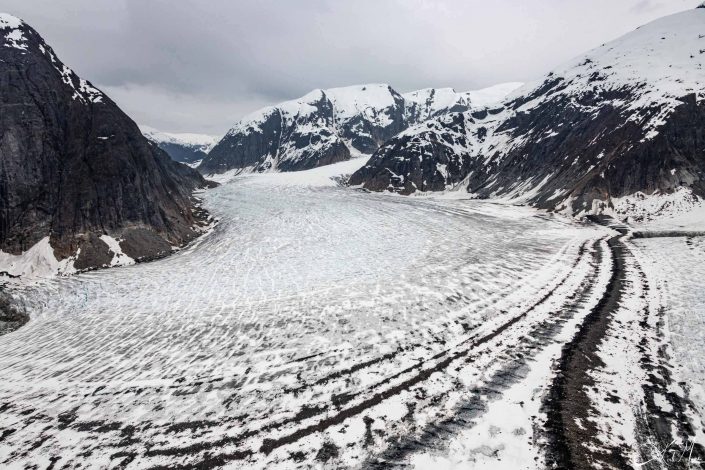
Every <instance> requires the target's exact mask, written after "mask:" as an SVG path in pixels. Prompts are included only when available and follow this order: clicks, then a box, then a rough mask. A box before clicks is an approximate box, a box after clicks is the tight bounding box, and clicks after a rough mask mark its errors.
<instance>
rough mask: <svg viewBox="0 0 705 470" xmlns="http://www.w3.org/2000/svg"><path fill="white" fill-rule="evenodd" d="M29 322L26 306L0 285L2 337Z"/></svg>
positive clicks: (0, 326)
mask: <svg viewBox="0 0 705 470" xmlns="http://www.w3.org/2000/svg"><path fill="white" fill-rule="evenodd" d="M28 321H29V315H28V314H27V312H26V310H25V308H24V306H23V305H22V304H20V303H19V302H18V301H17V300H16V299H14V298H13V297H12V296H11V295H10V294H9V293H8V292H7V291H6V290H5V288H4V287H3V286H2V285H0V336H2V335H4V334H6V333H10V332H12V331H15V330H16V329H18V328H19V327H21V326H22V325H24V324H25V323H27V322H28ZM0 440H2V439H0Z"/></svg>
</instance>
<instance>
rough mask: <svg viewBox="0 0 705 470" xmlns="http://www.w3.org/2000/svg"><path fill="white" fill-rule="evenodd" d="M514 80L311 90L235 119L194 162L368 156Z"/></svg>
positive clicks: (237, 165)
mask: <svg viewBox="0 0 705 470" xmlns="http://www.w3.org/2000/svg"><path fill="white" fill-rule="evenodd" d="M517 86H518V84H515V83H512V84H503V85H500V86H497V87H492V88H491V89H487V90H482V91H480V92H466V93H458V92H456V91H455V90H452V89H450V88H446V89H426V90H419V91H416V92H412V93H407V94H404V95H401V94H399V93H397V92H396V91H395V90H394V89H393V88H391V87H390V86H389V85H380V84H373V85H358V86H351V87H345V88H332V89H327V90H315V91H313V92H311V93H309V94H307V95H306V96H304V97H302V98H300V99H298V100H293V101H287V102H285V103H281V104H279V105H277V106H273V107H269V108H264V109H262V110H259V111H257V112H255V113H253V114H251V115H250V116H247V117H245V118H243V119H242V120H241V121H240V122H238V123H237V124H236V125H235V126H234V127H233V128H232V129H231V130H230V131H229V132H228V133H227V134H226V135H225V137H223V139H222V140H221V141H220V142H219V143H218V144H217V145H216V146H215V147H214V148H213V149H212V150H211V151H210V152H209V154H208V156H207V157H206V158H205V159H204V160H203V162H202V163H201V165H200V166H199V167H198V168H199V170H200V171H201V172H202V173H204V174H211V173H222V172H225V171H228V170H233V169H247V170H250V171H268V170H280V171H297V170H306V169H310V168H315V167H318V166H323V165H329V164H331V163H336V162H340V161H344V160H348V159H350V158H351V155H356V154H367V155H369V154H372V153H373V152H374V151H375V150H377V149H378V148H379V146H380V145H382V144H383V143H384V142H386V141H387V140H389V139H390V138H392V137H394V136H395V135H397V134H399V133H400V132H402V131H403V130H405V129H407V128H408V127H409V126H411V125H413V124H416V123H419V122H423V121H425V120H426V119H429V118H431V117H436V116H441V115H444V114H447V113H448V112H451V111H454V112H455V111H467V110H469V109H472V108H473V107H483V106H484V105H485V104H486V102H487V101H490V100H492V99H495V100H496V99H499V97H501V96H504V95H505V94H507V93H509V92H510V91H511V90H513V89H515V88H516V87H517ZM495 97H496V98H495Z"/></svg>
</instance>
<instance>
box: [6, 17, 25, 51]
mask: <svg viewBox="0 0 705 470" xmlns="http://www.w3.org/2000/svg"><path fill="white" fill-rule="evenodd" d="M24 25H25V23H24V21H22V20H21V19H19V18H17V17H16V16H12V15H10V14H8V13H0V31H2V32H1V33H0V36H1V37H2V39H3V45H4V46H5V47H12V48H15V49H20V50H22V51H26V50H27V38H26V37H25V35H24V33H23V32H22V26H24ZM8 30H9V31H8Z"/></svg>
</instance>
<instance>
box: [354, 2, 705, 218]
mask: <svg viewBox="0 0 705 470" xmlns="http://www.w3.org/2000/svg"><path fill="white" fill-rule="evenodd" d="M703 36H705V11H704V10H703V9H697V10H692V11H687V12H683V13H680V14H677V15H673V16H670V17H666V18H662V19H660V20H657V21H655V22H653V23H651V24H648V25H645V26H643V27H642V28H639V29H638V30H636V31H635V32H633V33H630V34H628V35H626V36H624V37H623V38H620V39H618V40H616V41H614V42H612V43H609V44H606V45H605V46H602V47H600V48H598V49H596V50H594V51H591V52H590V53H588V54H587V55H586V56H584V57H581V58H579V59H577V60H575V61H574V62H573V63H570V64H567V65H566V66H564V67H563V68H560V69H559V70H557V71H555V72H554V73H551V74H549V75H548V76H547V77H546V78H545V80H544V81H543V83H542V84H541V85H539V86H538V87H536V88H534V89H525V90H524V92H523V93H522V94H520V96H519V97H517V98H514V99H513V100H510V101H507V102H505V104H504V107H503V108H502V109H499V110H496V111H495V112H494V113H489V112H488V113H474V114H471V113H464V114H459V115H457V116H456V117H453V118H452V119H448V118H440V119H437V120H434V121H429V122H427V123H425V124H422V125H420V126H417V127H414V128H412V129H409V130H408V131H406V132H404V133H402V134H400V135H399V136H397V137H395V138H393V139H391V140H390V141H389V142H387V143H386V144H385V145H384V146H383V147H382V148H380V149H379V150H378V151H377V152H376V153H375V154H374V155H373V156H372V158H371V159H370V161H369V162H368V164H367V165H366V166H364V167H363V168H361V169H360V170H359V171H358V172H356V173H355V174H353V175H352V176H351V178H350V181H349V182H350V184H352V185H361V186H362V187H364V188H367V189H369V190H373V191H383V190H390V191H395V192H399V193H402V194H409V193H411V192H414V191H436V190H439V189H445V188H446V187H448V186H458V185H459V184H461V185H462V187H464V188H467V191H468V192H470V193H472V194H474V195H476V196H477V197H481V198H492V197H503V198H508V199H512V200H515V201H519V202H526V203H530V204H533V205H535V206H537V207H540V208H546V209H566V210H568V211H569V212H572V213H574V214H575V213H580V212H590V211H592V212H596V211H597V212H599V211H601V210H604V209H605V208H610V207H611V206H612V205H613V202H614V201H618V200H619V199H620V198H623V197H626V196H632V195H635V194H636V195H639V197H644V198H646V197H648V196H649V195H653V194H659V195H664V194H670V193H673V192H675V191H680V190H684V191H685V192H686V193H688V194H692V195H695V196H701V197H702V196H705V131H703V125H704V124H705V121H704V120H703V119H704V117H705V101H703V98H705V73H703V65H705V54H703V53H702V52H701V50H702V49H703V48H704V47H705V42H703V41H704V40H703V39H702V37H703ZM451 157H452V158H451ZM452 159H454V160H455V161H456V163H455V164H453V165H449V164H448V162H449V161H451V160H452ZM459 182H462V183H459Z"/></svg>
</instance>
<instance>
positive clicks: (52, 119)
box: [0, 14, 206, 275]
mask: <svg viewBox="0 0 705 470" xmlns="http://www.w3.org/2000/svg"><path fill="white" fill-rule="evenodd" d="M0 64H2V67H1V69H2V74H0V156H1V160H2V162H1V163H2V164H1V165H0V265H1V266H2V269H0V271H7V272H8V273H10V274H14V275H25V274H27V270H38V269H41V268H42V267H43V266H44V267H47V269H48V270H49V271H54V272H56V270H58V269H59V268H61V269H64V268H65V270H66V271H71V270H74V269H89V268H95V267H101V266H110V265H114V264H116V263H120V262H122V261H121V260H124V259H125V258H128V257H129V258H132V259H138V260H139V259H140V258H150V257H156V256H162V255H164V254H166V253H169V252H170V251H171V249H172V246H174V245H181V244H184V243H186V242H187V241H189V240H191V239H193V238H194V237H195V236H197V235H198V230H197V229H196V227H195V224H196V223H197V221H198V220H200V217H201V216H202V215H203V211H201V210H198V209H197V208H196V207H195V204H194V201H193V200H192V198H191V194H192V192H193V190H194V189H196V188H198V187H201V186H204V185H205V184H206V182H205V180H204V179H203V178H202V177H201V175H200V174H198V173H197V172H196V171H194V170H192V169H190V168H188V167H186V166H185V165H181V164H179V163H176V162H173V161H172V160H171V159H170V158H169V157H168V155H167V154H166V153H164V152H163V151H162V150H160V149H159V148H158V147H157V146H156V145H153V144H151V143H150V142H149V141H148V140H147V139H145V138H144V137H143V136H142V134H141V133H140V131H139V129H138V127H137V125H136V124H135V123H134V122H133V121H132V120H131V119H130V118H129V117H128V116H127V115H125V114H124V113H123V112H122V111H121V110H120V109H119V108H118V107H117V105H116V104H115V103H114V102H113V101H112V100H111V99H110V98H109V97H108V96H106V95H105V94H104V93H103V92H101V91H100V90H98V89H97V88H96V87H94V86H93V85H92V84H91V83H90V82H88V81H86V80H84V79H82V78H80V77H79V76H77V75H76V74H75V73H74V72H73V71H72V70H71V69H70V68H69V67H68V66H66V65H64V64H63V63H62V62H61V61H60V60H59V59H58V58H57V56H56V54H55V53H54V51H53V50H52V48H51V47H49V45H47V44H46V43H45V42H44V40H43V39H42V37H41V36H40V35H39V34H38V33H37V32H36V31H35V30H34V29H32V28H31V27H30V26H29V25H27V24H26V23H24V22H23V21H21V20H20V19H18V18H15V17H14V16H11V15H7V14H0ZM121 256H122V258H121ZM25 268H26V269H25Z"/></svg>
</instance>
